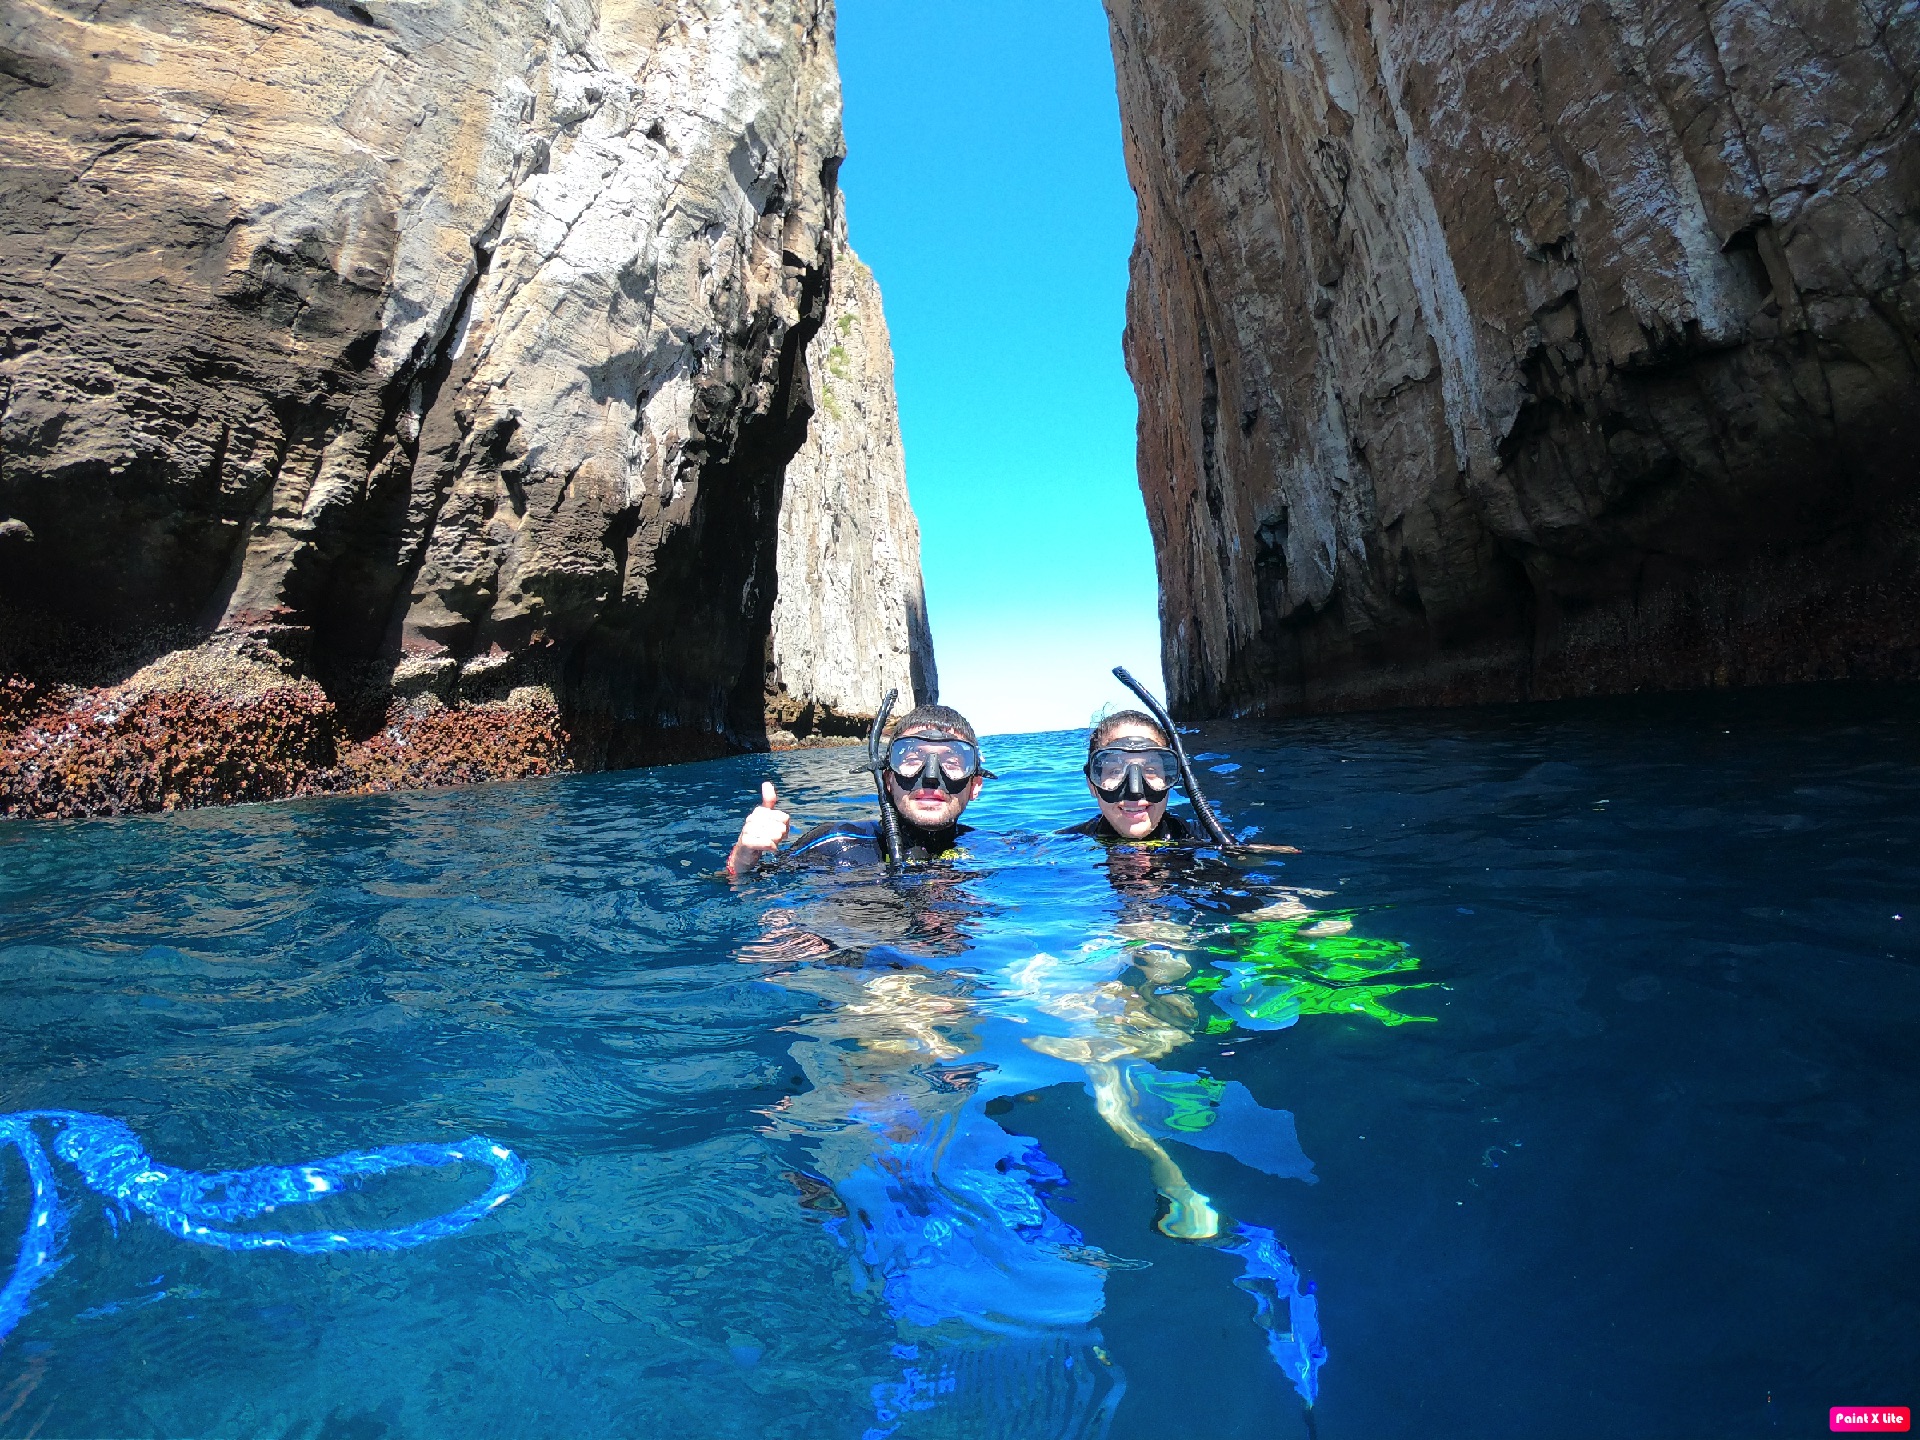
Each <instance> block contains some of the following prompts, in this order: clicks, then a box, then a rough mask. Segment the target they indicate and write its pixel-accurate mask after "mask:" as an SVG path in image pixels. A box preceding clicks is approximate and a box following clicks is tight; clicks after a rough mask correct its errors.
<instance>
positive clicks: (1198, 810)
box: [1113, 665, 1240, 850]
mask: <svg viewBox="0 0 1920 1440" xmlns="http://www.w3.org/2000/svg"><path fill="white" fill-rule="evenodd" d="M1113 678H1114V679H1116V680H1118V681H1119V682H1120V683H1121V684H1122V685H1124V686H1126V687H1127V688H1128V689H1129V690H1131V691H1132V692H1133V693H1134V694H1135V695H1138V696H1139V697H1140V703H1141V704H1142V705H1145V706H1146V707H1147V713H1148V714H1149V715H1151V716H1153V718H1154V719H1155V720H1157V721H1159V723H1160V728H1161V729H1162V730H1164V731H1166V732H1167V739H1168V741H1169V742H1170V743H1171V744H1172V745H1173V753H1174V756H1175V757H1176V758H1177V759H1178V760H1179V761H1180V781H1181V783H1182V784H1183V785H1184V786H1185V787H1186V791H1187V799H1188V800H1189V801H1191V802H1192V804H1193V813H1194V815H1195V816H1197V817H1198V818H1199V821H1200V828H1201V829H1203V830H1205V831H1206V832H1207V838H1209V839H1210V840H1212V841H1213V843H1214V844H1216V845H1218V846H1219V847H1220V848H1221V849H1222V850H1237V849H1239V848H1240V847H1239V846H1238V845H1236V844H1235V843H1234V840H1233V837H1232V836H1231V835H1229V834H1227V831H1226V827H1225V826H1223V825H1222V824H1221V823H1220V821H1219V819H1218V817H1216V816H1215V815H1214V813H1213V807H1212V806H1211V805H1209V804H1207V797H1206V796H1205V795H1202V794H1201V793H1200V786H1199V783H1198V782H1197V781H1195V780H1194V778H1193V766H1192V764H1191V763H1190V762H1189V761H1188V760H1187V747H1186V746H1184V745H1182V744H1181V743H1180V732H1179V730H1177V729H1175V728H1174V724H1173V720H1172V718H1171V717H1169V716H1168V714H1167V712H1166V710H1165V708H1164V707H1162V705H1161V704H1160V702H1159V701H1158V700H1156V699H1154V698H1153V696H1152V695H1150V694H1148V693H1147V687H1146V686H1144V685H1142V684H1141V683H1140V682H1139V681H1138V680H1136V679H1134V678H1133V676H1131V675H1129V674H1128V673H1127V668H1126V666H1124V665H1116V666H1114V667H1113ZM1137 774H1138V772H1137V771H1135V770H1133V769H1131V768H1130V769H1129V770H1128V772H1127V781H1128V798H1129V799H1132V798H1134V796H1133V794H1132V789H1133V786H1134V784H1135V783H1137V781H1136V779H1135V777H1136V775H1137ZM1142 793H1143V794H1144V793H1145V792H1144V791H1143V792H1142Z"/></svg>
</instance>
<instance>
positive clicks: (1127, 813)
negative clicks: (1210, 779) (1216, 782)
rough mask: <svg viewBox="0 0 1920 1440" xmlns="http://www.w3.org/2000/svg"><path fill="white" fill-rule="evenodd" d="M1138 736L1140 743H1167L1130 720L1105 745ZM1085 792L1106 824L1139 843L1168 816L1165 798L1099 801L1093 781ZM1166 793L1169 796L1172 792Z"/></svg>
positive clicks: (1156, 733)
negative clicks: (1091, 797)
mask: <svg viewBox="0 0 1920 1440" xmlns="http://www.w3.org/2000/svg"><path fill="white" fill-rule="evenodd" d="M1133 735H1137V736H1139V737H1140V738H1141V739H1143V740H1151V741H1152V742H1153V743H1154V744H1156V745H1164V744H1166V743H1167V742H1166V740H1165V739H1164V738H1163V737H1162V736H1161V734H1160V732H1159V731H1158V730H1156V729H1154V728H1153V727H1152V726H1151V725H1142V724H1140V723H1139V722H1138V721H1129V722H1128V723H1126V724H1125V725H1122V726H1121V727H1120V728H1119V729H1117V730H1115V731H1114V732H1113V733H1112V734H1111V735H1109V736H1108V737H1107V743H1108V744H1111V743H1112V742H1113V741H1115V740H1125V739H1127V738H1128V737H1129V736H1133ZM1087 793H1088V794H1089V795H1091V796H1093V798H1094V801H1095V802H1096V803H1097V804H1098V805H1099V806H1100V813H1101V814H1102V815H1104V816H1106V819H1107V824H1109V825H1111V826H1112V827H1113V828H1114V829H1115V830H1116V831H1118V832H1119V833H1120V834H1122V835H1124V836H1126V838H1127V839H1129V840H1138V839H1139V838H1140V837H1141V836H1143V835H1151V834H1152V833H1153V832H1154V830H1155V829H1157V828H1158V827H1159V824H1160V819H1161V817H1162V816H1163V815H1165V814H1166V813H1167V795H1162V796H1161V797H1160V798H1159V799H1158V800H1102V799H1101V798H1100V792H1099V791H1097V790H1095V789H1094V788H1093V782H1092V781H1091V780H1089V781H1088V782H1087ZM1168 794H1169V795H1170V794H1172V792H1171V791H1169V792H1168Z"/></svg>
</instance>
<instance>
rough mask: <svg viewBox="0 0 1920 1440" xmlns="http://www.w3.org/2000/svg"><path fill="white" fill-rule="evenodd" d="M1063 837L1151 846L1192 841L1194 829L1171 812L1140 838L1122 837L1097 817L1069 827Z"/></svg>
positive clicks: (1103, 817)
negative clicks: (1088, 836) (1082, 836)
mask: <svg viewBox="0 0 1920 1440" xmlns="http://www.w3.org/2000/svg"><path fill="white" fill-rule="evenodd" d="M1059 833H1060V834H1062V835H1091V836H1092V837H1093V838H1094V839H1095V840H1098V841H1101V842H1102V843H1104V844H1108V845H1151V844H1154V843H1156V842H1158V841H1162V840H1191V839H1192V838H1193V827H1192V826H1191V825H1189V824H1187V822H1186V821H1184V820H1182V819H1181V818H1180V817H1179V816H1178V815H1175V814H1174V813H1173V812H1172V811H1171V810H1169V811H1168V812H1167V813H1166V814H1164V815H1162V816H1161V817H1160V823H1159V824H1158V825H1156V826H1154V827H1153V829H1152V830H1150V831H1148V832H1147V833H1146V834H1145V835H1141V836H1138V837H1133V836H1128V835H1122V834H1121V833H1120V832H1119V831H1118V830H1116V829H1114V828H1113V826H1111V825H1109V824H1108V823H1107V817H1106V816H1104V815H1096V816H1094V817H1093V818H1092V819H1091V820H1083V821H1081V822H1080V824H1078V825H1069V826H1068V827H1067V828H1066V829H1064V830H1062V831H1060V832H1059Z"/></svg>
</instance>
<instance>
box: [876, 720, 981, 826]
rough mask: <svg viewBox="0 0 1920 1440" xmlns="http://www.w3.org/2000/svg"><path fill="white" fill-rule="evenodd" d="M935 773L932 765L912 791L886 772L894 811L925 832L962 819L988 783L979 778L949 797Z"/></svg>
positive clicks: (910, 732) (917, 732)
mask: <svg viewBox="0 0 1920 1440" xmlns="http://www.w3.org/2000/svg"><path fill="white" fill-rule="evenodd" d="M904 733H905V734H907V735H920V734H926V733H928V732H925V731H923V730H921V729H919V728H918V727H916V728H914V729H912V730H908V731H905V732H904ZM895 738H896V739H898V738H900V737H898V736H896V737H895ZM933 770H934V767H932V766H931V765H929V766H928V767H927V768H926V769H925V770H922V771H921V772H920V774H919V775H917V776H915V777H914V779H913V781H912V784H913V787H914V788H913V789H911V790H908V789H903V788H902V787H901V784H900V777H899V776H898V775H896V774H894V773H893V771H891V770H889V771H887V797H888V798H889V799H890V800H892V801H893V808H894V809H895V810H897V811H899V812H900V816H901V818H902V819H904V820H907V821H910V822H911V823H913V824H915V825H918V826H919V827H920V828H921V829H923V830H944V829H946V828H947V826H949V825H951V824H953V823H954V822H955V821H956V820H958V819H959V818H960V812H961V811H962V810H965V809H966V808H967V806H969V805H971V804H972V803H973V799H974V797H975V796H976V795H978V794H979V793H980V787H981V785H983V784H985V783H986V782H985V779H984V777H982V776H979V775H976V776H974V777H973V779H971V780H969V781H968V782H967V784H966V787H965V788H964V789H962V790H961V791H960V793H959V794H957V795H950V794H948V793H947V791H946V790H944V789H943V788H941V786H940V783H939V782H938V781H937V780H936V779H935V778H934V773H933Z"/></svg>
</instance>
